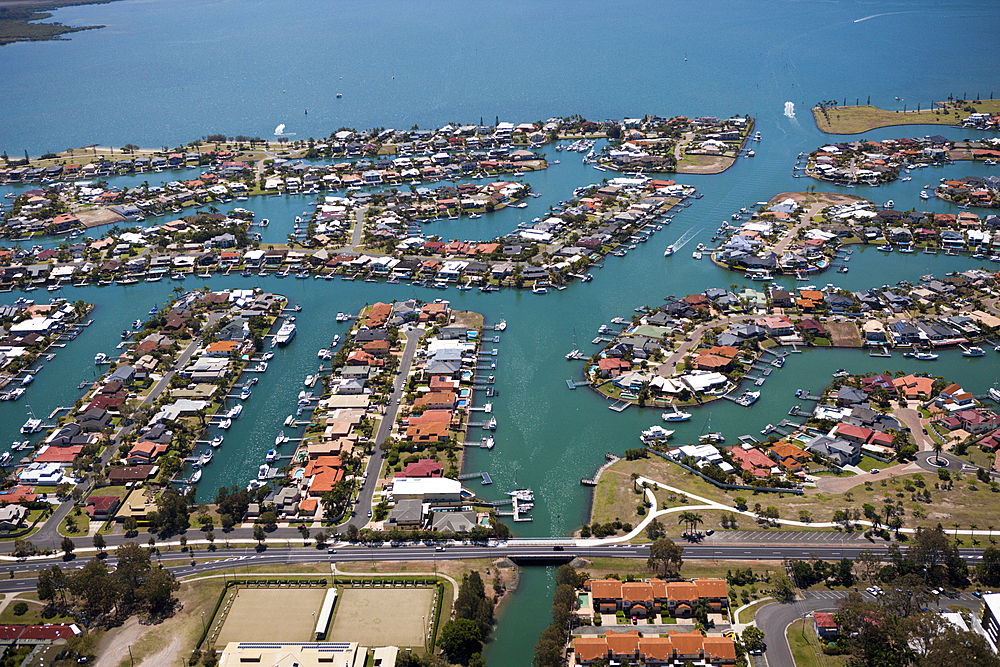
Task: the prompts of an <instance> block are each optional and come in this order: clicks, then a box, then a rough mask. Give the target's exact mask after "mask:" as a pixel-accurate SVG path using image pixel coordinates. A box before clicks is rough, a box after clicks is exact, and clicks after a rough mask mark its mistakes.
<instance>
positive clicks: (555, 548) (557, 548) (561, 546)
mask: <svg viewBox="0 0 1000 667" xmlns="http://www.w3.org/2000/svg"><path fill="white" fill-rule="evenodd" d="M552 550H553V551H562V550H563V545H561V544H557V545H555V546H554V547H552Z"/></svg>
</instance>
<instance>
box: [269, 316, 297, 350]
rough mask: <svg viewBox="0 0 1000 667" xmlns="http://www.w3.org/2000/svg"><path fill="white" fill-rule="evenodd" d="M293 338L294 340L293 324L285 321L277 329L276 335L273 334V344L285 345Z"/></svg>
mask: <svg viewBox="0 0 1000 667" xmlns="http://www.w3.org/2000/svg"><path fill="white" fill-rule="evenodd" d="M293 338H295V323H294V322H292V321H291V320H285V322H284V323H283V324H282V325H281V327H280V328H279V329H278V333H276V334H274V342H275V343H277V344H278V345H285V344H287V343H288V342H289V341H290V340H292V339H293Z"/></svg>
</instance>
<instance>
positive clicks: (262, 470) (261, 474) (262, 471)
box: [257, 463, 271, 481]
mask: <svg viewBox="0 0 1000 667" xmlns="http://www.w3.org/2000/svg"><path fill="white" fill-rule="evenodd" d="M270 474H271V466H269V465H267V464H266V463H263V464H261V466H260V467H259V468H257V479H259V480H261V481H264V480H266V479H267V478H268V477H269V476H270Z"/></svg>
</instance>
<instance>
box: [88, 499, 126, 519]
mask: <svg viewBox="0 0 1000 667" xmlns="http://www.w3.org/2000/svg"><path fill="white" fill-rule="evenodd" d="M120 504H121V498H119V497H118V496H90V497H89V498H87V515H88V516H89V517H90V518H91V519H95V520H97V521H103V520H105V519H108V518H110V517H111V516H112V515H113V514H114V513H115V510H117V509H118V505H120Z"/></svg>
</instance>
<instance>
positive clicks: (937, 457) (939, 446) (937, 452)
mask: <svg viewBox="0 0 1000 667" xmlns="http://www.w3.org/2000/svg"><path fill="white" fill-rule="evenodd" d="M932 449H933V450H934V463H935V464H937V465H941V452H942V451H943V450H944V443H942V442H940V441H938V440H935V441H934V446H933V447H932Z"/></svg>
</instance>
